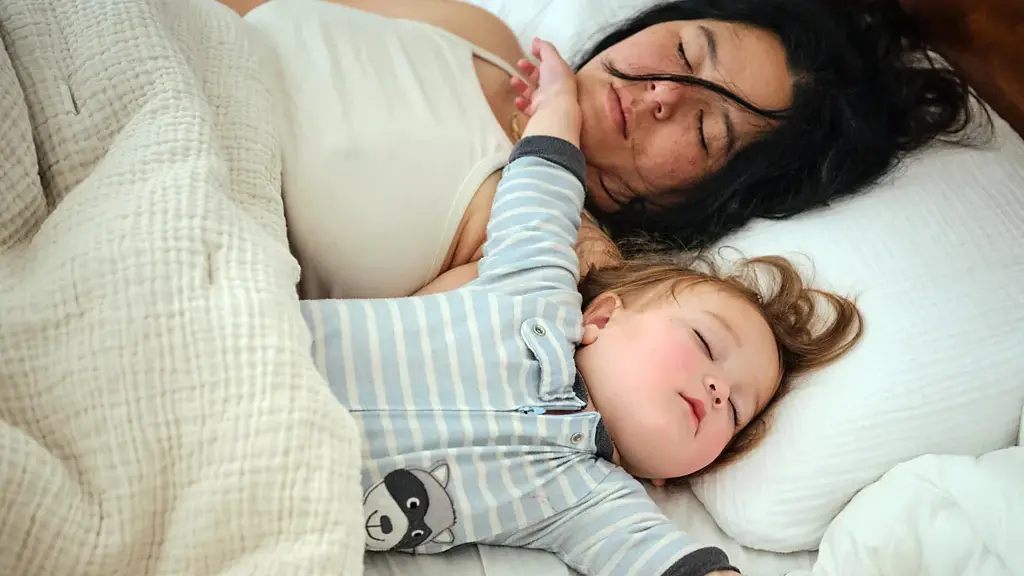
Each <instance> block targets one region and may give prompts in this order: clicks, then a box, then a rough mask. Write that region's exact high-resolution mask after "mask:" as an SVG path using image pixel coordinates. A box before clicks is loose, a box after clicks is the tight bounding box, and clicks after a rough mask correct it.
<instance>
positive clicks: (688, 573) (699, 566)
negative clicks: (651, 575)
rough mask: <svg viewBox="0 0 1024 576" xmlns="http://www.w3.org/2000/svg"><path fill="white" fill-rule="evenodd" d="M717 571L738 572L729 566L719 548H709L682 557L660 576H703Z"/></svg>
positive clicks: (726, 558) (726, 557) (727, 557)
mask: <svg viewBox="0 0 1024 576" xmlns="http://www.w3.org/2000/svg"><path fill="white" fill-rule="evenodd" d="M718 570H732V571H733V572H739V570H738V569H736V568H735V567H734V566H732V565H731V564H729V556H727V555H726V554H725V552H724V551H722V549H721V548H713V547H709V548H701V549H700V550H697V551H695V552H690V553H689V554H687V555H686V556H683V557H682V558H680V559H679V561H678V562H676V563H675V564H673V565H672V567H671V568H669V569H668V571H667V572H665V573H664V574H663V575H662V576H705V574H710V573H711V572H716V571H718Z"/></svg>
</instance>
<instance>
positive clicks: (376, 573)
mask: <svg viewBox="0 0 1024 576" xmlns="http://www.w3.org/2000/svg"><path fill="white" fill-rule="evenodd" d="M649 491H650V493H651V496H652V497H653V498H654V500H655V502H657V503H658V505H659V506H661V508H662V510H664V512H665V513H666V514H667V515H668V516H669V517H670V518H672V519H673V520H674V521H675V522H676V523H678V524H679V526H680V527H681V528H683V529H684V530H686V531H687V532H689V533H691V534H693V536H694V537H695V538H697V539H699V540H700V541H701V542H704V543H707V544H709V545H714V546H719V547H721V548H722V549H723V550H725V551H726V552H727V553H728V554H729V559H730V560H732V562H733V563H734V564H735V565H736V567H738V568H739V569H740V570H742V571H743V574H744V575H745V576H784V575H786V574H788V573H789V572H791V571H797V570H807V571H810V570H811V567H812V566H813V565H814V560H815V558H816V555H817V553H815V552H796V553H792V554H777V553H774V552H764V551H761V550H753V549H750V548H745V547H743V546H740V545H739V544H737V543H736V542H735V541H734V540H732V539H730V538H729V537H728V536H726V535H725V534H724V533H723V532H722V531H721V530H720V529H719V528H718V526H717V525H716V524H715V522H714V520H712V518H711V516H710V515H709V514H708V512H707V510H706V509H705V508H704V506H703V505H702V504H701V503H700V501H698V500H697V498H696V496H694V495H693V493H692V492H691V491H690V489H689V488H688V487H677V488H672V489H657V488H651V489H650V490H649ZM407 574H417V575H419V576H522V575H524V574H527V575H529V576H570V575H575V574H576V572H575V571H571V570H569V569H568V568H566V567H565V565H564V564H562V563H561V561H559V560H558V559H557V558H556V557H555V556H554V555H553V554H549V553H547V552H539V551H535V550H523V549H515V548H498V547H493V546H464V547H461V548H458V549H456V550H453V551H451V552H448V553H447V554H439V555H434V556H413V555H410V554H401V553H390V554H369V555H367V562H366V576H404V575H407Z"/></svg>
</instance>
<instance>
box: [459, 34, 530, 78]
mask: <svg viewBox="0 0 1024 576" xmlns="http://www.w3.org/2000/svg"><path fill="white" fill-rule="evenodd" d="M460 39H462V38H460ZM462 40H463V41H464V42H465V43H466V44H467V45H468V46H469V48H470V49H471V50H472V51H473V56H476V57H477V58H479V59H481V60H483V61H485V62H488V63H490V64H493V65H494V66H497V67H498V68H501V69H502V70H504V71H505V72H506V73H508V75H509V76H515V77H516V78H519V79H520V80H522V81H523V82H526V83H527V84H530V81H529V80H528V79H527V78H526V77H525V76H523V74H522V73H521V72H519V70H517V69H516V67H515V66H513V65H511V64H509V63H508V62H506V61H505V60H503V59H501V58H500V57H499V56H498V55H497V54H495V53H494V52H491V51H489V50H485V49H483V48H481V47H479V46H477V45H476V44H473V43H472V42H470V41H468V40H464V39H462Z"/></svg>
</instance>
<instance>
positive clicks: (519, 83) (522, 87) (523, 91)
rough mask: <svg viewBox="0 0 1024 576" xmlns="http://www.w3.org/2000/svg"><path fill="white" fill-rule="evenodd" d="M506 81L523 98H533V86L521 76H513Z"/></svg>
mask: <svg viewBox="0 0 1024 576" xmlns="http://www.w3.org/2000/svg"><path fill="white" fill-rule="evenodd" d="M508 83H509V84H510V85H511V86H512V89H513V90H515V91H516V93H518V94H519V95H520V96H522V97H523V98H526V99H527V100H532V99H533V87H532V86H530V85H529V84H527V83H526V82H525V81H524V80H523V79H522V78H519V77H516V76H513V77H512V78H511V79H509V81H508Z"/></svg>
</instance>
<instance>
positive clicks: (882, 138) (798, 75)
mask: <svg viewBox="0 0 1024 576" xmlns="http://www.w3.org/2000/svg"><path fill="white" fill-rule="evenodd" d="M695 19H711V20H720V21H728V22H736V23H743V24H747V25H752V26H755V27H757V28H761V29H764V30H767V31H770V32H773V33H775V34H776V35H777V36H778V37H779V38H780V39H781V41H782V45H783V47H784V48H785V51H786V56H787V63H788V66H789V70H790V72H791V74H792V76H793V78H794V96H793V103H792V105H791V106H790V107H789V108H788V109H786V110H783V111H766V110H759V109H757V108H756V107H752V106H751V105H749V103H746V102H744V101H742V99H740V98H738V97H736V96H735V95H733V94H732V93H731V92H729V91H728V90H726V89H725V88H722V87H720V86H717V85H715V84H712V83H710V82H706V81H703V80H701V79H699V78H695V77H692V76H684V75H676V74H653V75H652V74H630V73H629V72H628V71H621V70H616V69H614V68H613V67H611V66H610V65H608V64H607V63H605V64H604V65H605V69H606V70H607V71H608V72H609V73H610V74H612V75H614V76H617V77H619V78H621V79H624V80H633V81H652V80H655V81H657V80H663V81H671V82H677V83H680V84H688V85H692V86H700V87H703V88H705V89H708V90H711V91H714V92H716V93H718V94H720V95H722V96H723V97H725V98H728V99H730V100H732V101H733V102H735V103H737V104H739V105H740V106H743V107H744V108H747V109H748V110H751V111H752V112H754V113H755V114H759V115H761V116H764V117H767V118H775V119H778V123H777V127H776V128H774V129H772V130H770V131H767V132H766V133H765V134H763V135H762V136H761V137H760V138H759V139H758V140H756V141H754V142H752V143H750V144H749V145H747V146H746V147H745V148H743V149H742V150H740V151H739V152H737V153H736V154H735V155H733V157H732V158H731V159H730V160H729V161H728V163H727V164H726V165H725V166H724V167H723V168H722V169H721V170H719V171H717V172H716V173H714V174H710V175H708V176H707V177H705V178H704V179H703V180H701V181H700V182H698V183H697V184H696V185H693V186H690V187H688V188H687V189H686V190H680V191H679V197H681V198H683V200H682V201H681V202H679V203H676V204H675V205H673V206H669V207H664V206H658V207H652V206H651V205H649V204H648V203H647V201H646V200H645V199H643V198H640V199H636V200H634V201H632V202H631V203H629V204H627V205H625V206H623V207H622V209H621V210H619V211H618V212H614V213H605V212H602V211H601V210H599V209H597V208H596V207H594V206H589V208H590V209H591V211H592V212H593V213H594V214H595V216H597V217H598V219H599V220H600V222H601V224H602V225H603V226H604V227H605V228H606V230H607V231H608V232H610V233H611V235H612V237H613V238H614V239H616V240H617V241H623V240H627V239H629V238H630V237H632V236H633V235H634V234H635V233H636V232H637V231H638V230H642V231H643V232H644V233H646V234H648V235H651V236H653V237H654V238H655V239H662V240H666V241H669V242H670V243H671V244H672V245H674V246H676V247H681V248H687V249H698V248H703V247H705V246H707V245H708V244H710V243H712V242H715V241H716V240H718V239H720V238H721V237H722V236H724V235H726V234H728V233H729V232H732V231H734V230H736V229H737V228H739V227H741V226H743V225H744V224H746V223H747V222H748V221H750V220H751V219H752V218H758V217H760V218H785V217H788V216H792V215H794V214H797V213H799V212H803V211H805V210H808V209H811V208H814V207H818V206H823V205H826V204H828V203H829V201H831V200H832V199H835V198H839V197H842V196H845V195H848V194H852V193H854V192H856V191H858V190H860V189H862V188H863V187H865V186H866V185H868V184H870V183H872V182H873V181H875V180H877V179H878V178H879V177H881V176H882V175H884V174H885V173H886V172H888V171H889V170H890V169H892V168H893V167H894V166H895V164H896V163H897V162H898V160H899V159H900V157H901V156H902V155H903V154H904V153H906V152H909V151H912V150H914V149H916V148H919V147H920V146H922V145H924V144H926V143H928V142H930V141H931V140H933V139H935V138H937V137H942V136H945V137H947V139H951V140H955V139H956V138H954V135H957V134H960V135H964V136H966V132H965V131H964V130H965V128H967V127H968V126H969V125H970V124H971V99H972V95H973V93H972V92H971V90H970V89H969V87H968V85H967V83H966V81H965V80H964V79H963V78H962V77H961V76H960V75H958V74H957V73H956V72H954V71H953V70H950V69H948V68H945V67H942V66H941V65H939V64H937V63H935V62H934V61H933V60H932V59H931V58H930V57H929V55H928V53H927V51H926V50H925V48H924V45H923V44H922V42H921V41H920V39H919V36H918V34H917V32H916V30H915V29H914V27H913V25H912V22H911V20H910V18H909V16H907V15H906V14H905V13H904V12H903V11H902V10H901V9H900V8H899V6H898V4H897V3H896V1H895V0H679V1H675V2H668V3H665V4H661V5H658V6H655V7H653V8H650V9H648V10H646V11H644V12H642V13H640V14H639V15H637V16H636V17H634V18H633V19H631V20H629V21H627V22H625V23H624V24H622V25H620V26H619V27H618V28H616V29H615V30H613V31H612V32H611V33H609V34H607V35H606V36H604V37H603V38H602V39H601V40H600V41H598V42H597V43H596V44H594V45H593V46H592V47H591V48H590V49H589V50H588V51H587V52H586V53H585V54H584V56H583V58H582V59H581V60H580V61H579V62H578V63H577V65H576V69H577V70H578V69H579V68H581V67H582V66H583V65H585V64H586V63H587V62H589V61H591V60H593V59H594V58H595V57H597V55H598V54H600V53H601V52H602V51H604V50H605V49H607V48H609V47H611V46H613V45H615V44H617V43H619V42H621V41H622V40H625V39H626V38H628V37H630V36H632V35H634V34H636V33H638V32H640V31H642V30H644V29H646V28H647V27H649V26H652V25H655V24H660V23H662V22H670V21H678V20H695Z"/></svg>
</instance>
